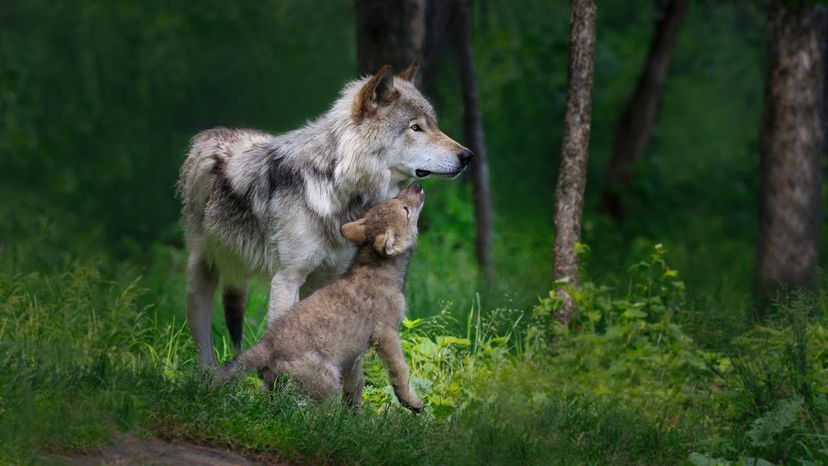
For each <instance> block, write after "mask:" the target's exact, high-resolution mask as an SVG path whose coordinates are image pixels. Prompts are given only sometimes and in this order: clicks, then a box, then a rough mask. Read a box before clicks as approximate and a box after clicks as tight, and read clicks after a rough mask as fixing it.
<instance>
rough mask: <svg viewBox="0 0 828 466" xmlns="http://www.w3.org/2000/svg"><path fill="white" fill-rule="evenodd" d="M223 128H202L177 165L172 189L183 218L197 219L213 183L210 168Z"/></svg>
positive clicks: (214, 163) (217, 158) (199, 219)
mask: <svg viewBox="0 0 828 466" xmlns="http://www.w3.org/2000/svg"><path fill="white" fill-rule="evenodd" d="M227 131H228V130H226V129H225V128H213V129H209V130H206V131H202V132H200V133H198V134H196V135H195V136H193V138H192V139H191V140H190V147H189V150H188V151H187V158H186V160H185V161H184V164H182V166H181V172H180V173H179V177H178V183H177V185H176V192H177V194H178V197H179V198H180V199H181V201H182V203H183V205H184V209H183V211H182V216H183V218H184V219H185V221H188V222H189V221H192V222H200V221H201V218H200V217H201V216H202V215H203V213H204V206H205V205H206V203H207V196H208V194H209V191H210V187H211V186H212V183H213V176H212V174H213V169H214V167H215V165H216V163H220V161H221V158H220V157H219V156H217V155H216V154H217V147H216V146H217V144H218V142H220V141H221V138H222V137H223V136H224V135H225V132H227Z"/></svg>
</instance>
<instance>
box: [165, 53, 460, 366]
mask: <svg viewBox="0 0 828 466" xmlns="http://www.w3.org/2000/svg"><path fill="white" fill-rule="evenodd" d="M416 70H417V63H416V61H415V62H414V63H412V64H411V66H409V67H408V68H407V69H406V70H404V71H402V72H401V73H400V74H397V75H394V71H393V69H392V68H391V67H390V66H387V65H386V66H384V67H383V68H382V69H380V70H379V72H378V73H377V74H375V75H374V76H371V77H365V78H362V79H359V80H356V81H353V82H351V83H349V84H347V85H346V86H345V88H344V89H343V91H342V93H341V95H340V97H339V99H338V100H337V101H336V102H335V103H334V104H333V107H332V108H331V109H330V110H329V111H328V112H327V113H326V114H324V115H322V116H321V117H320V118H318V119H317V120H315V121H312V122H309V123H308V124H306V125H305V126H304V127H302V128H300V129H297V130H294V131H291V132H288V133H285V134H283V135H280V136H274V135H270V134H266V133H263V132H259V131H254V130H248V129H227V128H214V129H211V130H207V131H204V132H202V133H199V134H198V135H196V136H195V137H194V138H193V140H192V143H191V147H190V151H189V154H188V155H187V159H186V161H185V162H184V165H183V167H182V168H181V176H180V179H179V182H178V190H179V195H180V197H181V198H182V201H183V209H182V216H181V217H182V226H183V228H184V232H185V236H186V242H187V251H188V259H187V318H188V322H189V325H190V331H191V332H192V334H193V338H194V339H195V342H196V346H197V347H198V353H199V357H200V360H201V362H202V363H203V364H204V365H206V366H212V365H214V364H215V362H216V359H215V356H214V354H213V341H212V333H211V326H212V318H213V317H212V316H213V297H214V295H215V291H216V288H217V287H218V284H219V278H221V281H222V286H223V288H224V296H223V298H224V312H225V318H226V321H227V327H228V329H229V331H230V336H231V339H232V341H233V345H234V346H235V348H236V350H237V351H239V350H240V349H241V339H242V322H243V320H244V319H243V317H244V309H245V303H246V300H247V288H248V283H249V280H250V279H251V278H253V277H256V276H259V277H262V276H263V277H266V278H267V279H269V280H270V298H269V304H268V320H269V322H273V321H274V320H275V319H276V318H277V317H278V316H279V315H281V314H282V313H283V312H284V311H285V310H287V309H288V308H290V307H291V306H292V305H293V304H294V303H295V302H296V301H297V300H298V295H299V289H300V287H301V286H302V285H303V284H306V282H307V284H306V286H305V289H306V290H307V289H313V288H318V286H320V285H322V284H324V283H326V282H328V281H330V279H332V278H333V277H335V276H338V275H339V274H340V273H341V272H342V271H343V270H344V269H345V268H346V267H347V265H348V263H349V262H350V260H351V259H352V258H353V255H354V252H355V249H356V248H355V247H354V246H353V245H352V244H350V243H349V242H348V241H346V240H345V239H344V238H342V236H341V235H340V234H339V227H340V225H342V224H343V223H347V222H350V221H353V220H354V219H357V218H359V217H361V216H362V215H363V214H364V213H365V211H366V210H367V208H368V207H370V206H372V205H374V204H375V203H377V202H379V201H383V200H385V199H389V198H391V197H393V196H394V195H396V194H397V193H398V192H399V191H400V189H401V188H402V187H403V186H405V185H406V184H408V183H409V182H410V180H411V178H413V177H418V178H426V177H429V176H442V177H448V178H452V177H455V176H457V175H458V174H459V173H460V172H461V171H462V170H463V168H464V167H465V166H466V165H467V164H468V163H469V161H470V160H471V158H472V152H471V151H470V150H469V149H466V148H465V147H463V146H461V145H460V144H458V143H457V142H455V141H454V140H452V139H451V138H449V137H448V136H446V135H445V134H444V133H443V132H442V131H440V128H439V127H438V126H437V116H436V114H435V112H434V109H433V108H432V107H431V105H430V104H429V103H428V101H427V100H426V99H425V98H424V97H423V95H422V94H420V92H419V91H417V89H416V88H415V87H414V85H413V84H412V83H411V80H412V79H413V77H414V74H415V73H416ZM303 291H304V290H303ZM355 370H361V367H357V368H355Z"/></svg>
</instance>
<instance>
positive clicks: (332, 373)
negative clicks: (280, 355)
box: [277, 359, 342, 401]
mask: <svg viewBox="0 0 828 466" xmlns="http://www.w3.org/2000/svg"><path fill="white" fill-rule="evenodd" d="M283 371H284V372H286V373H287V374H289V375H290V376H291V377H293V378H294V379H295V380H296V381H297V382H298V383H299V385H300V386H301V388H302V389H303V390H305V391H306V392H308V393H310V395H311V396H312V397H313V398H314V399H315V400H316V401H322V400H325V399H327V398H330V397H331V396H334V395H338V394H339V393H340V392H341V391H342V377H341V375H340V373H339V370H338V369H337V368H336V367H334V366H333V365H331V364H327V363H321V364H320V363H319V362H318V361H315V360H312V359H301V360H294V361H291V362H290V363H286V364H284V365H281V364H280V365H279V366H278V367H277V372H283Z"/></svg>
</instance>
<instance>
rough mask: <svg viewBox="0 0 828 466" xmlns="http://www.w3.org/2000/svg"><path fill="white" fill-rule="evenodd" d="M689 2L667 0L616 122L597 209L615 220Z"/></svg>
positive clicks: (644, 145) (652, 119)
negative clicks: (644, 59) (630, 95)
mask: <svg viewBox="0 0 828 466" xmlns="http://www.w3.org/2000/svg"><path fill="white" fill-rule="evenodd" d="M689 3H690V0H670V2H669V3H668V4H667V8H666V10H665V11H664V14H663V16H662V17H661V19H660V20H659V21H658V23H657V25H656V31H655V35H654V36H653V40H652V42H651V44H650V52H649V53H648V54H647V61H646V63H645V64H644V70H643V71H642V73H641V76H639V78H638V83H637V84H636V87H635V92H633V95H632V97H630V100H629V101H628V102H627V106H626V107H625V108H624V112H623V113H622V114H621V118H620V119H619V120H618V127H617V129H616V131H615V142H614V144H613V148H612V158H611V159H610V170H609V176H608V178H607V182H606V185H605V186H604V192H603V194H602V196H601V210H602V211H604V212H607V213H609V214H610V215H612V217H613V218H615V219H616V220H620V219H622V218H623V217H624V215H625V213H626V211H625V208H624V205H623V203H622V201H621V197H620V193H621V192H622V191H623V190H624V188H626V187H627V186H628V185H629V184H630V181H631V180H632V177H633V171H634V169H635V166H636V165H637V164H638V163H640V162H641V160H642V159H643V158H644V152H645V151H646V150H647V142H648V141H649V139H650V134H651V133H652V128H653V123H654V122H655V119H656V113H657V112H658V107H659V103H660V102H661V95H662V93H663V91H664V82H665V80H666V78H667V71H668V70H669V69H670V58H671V56H672V54H673V48H674V47H675V45H676V39H677V37H678V33H679V30H680V29H681V23H682V21H683V20H684V15H685V13H686V12H687V7H688V5H689Z"/></svg>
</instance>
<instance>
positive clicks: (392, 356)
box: [375, 329, 423, 413]
mask: <svg viewBox="0 0 828 466" xmlns="http://www.w3.org/2000/svg"><path fill="white" fill-rule="evenodd" d="M375 341H376V349H377V353H378V354H379V356H380V358H382V360H383V361H384V362H385V365H386V366H388V375H389V376H390V377H391V386H393V387H394V393H395V394H396V395H397V399H398V400H400V404H401V405H403V406H405V407H406V408H408V409H410V410H411V411H414V412H415V413H419V412H420V411H422V410H423V402H422V401H420V399H419V398H417V395H416V394H415V393H414V390H413V389H412V388H411V385H410V383H409V374H408V363H407V362H406V361H405V356H404V355H403V351H402V344H401V342H400V335H399V334H398V333H397V332H396V330H394V329H386V330H384V331H383V332H382V334H381V335H378V336H377V338H376V339H375Z"/></svg>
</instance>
